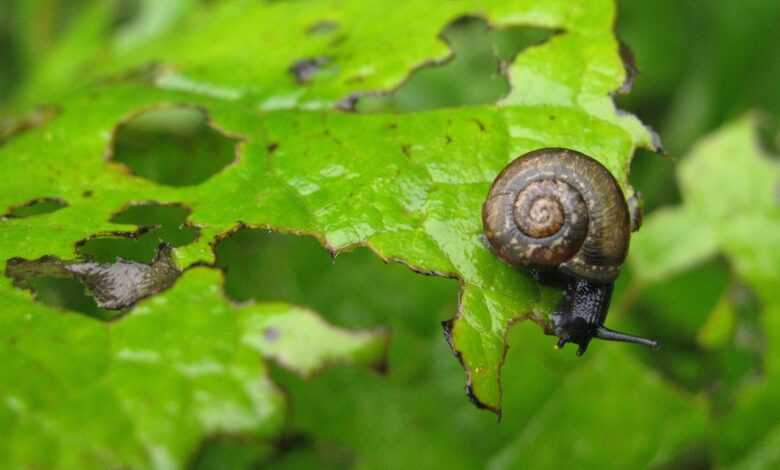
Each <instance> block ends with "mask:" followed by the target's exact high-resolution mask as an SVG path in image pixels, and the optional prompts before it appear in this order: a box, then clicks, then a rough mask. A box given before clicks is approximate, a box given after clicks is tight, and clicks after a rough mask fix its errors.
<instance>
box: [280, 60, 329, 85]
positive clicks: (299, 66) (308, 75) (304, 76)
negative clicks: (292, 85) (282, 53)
mask: <svg viewBox="0 0 780 470" xmlns="http://www.w3.org/2000/svg"><path fill="white" fill-rule="evenodd" d="M330 60H331V59H330V57H327V56H320V57H311V58H307V59H301V60H299V61H297V62H295V63H294V64H292V65H291V66H290V68H289V69H288V70H289V72H290V73H291V74H292V75H293V77H295V81H296V82H298V83H299V84H301V85H303V84H305V83H308V82H309V81H310V80H311V79H312V78H313V77H314V75H316V74H317V73H318V72H319V71H320V70H321V69H322V67H324V66H325V65H327V64H328V63H330Z"/></svg>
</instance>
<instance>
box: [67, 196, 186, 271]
mask: <svg viewBox="0 0 780 470" xmlns="http://www.w3.org/2000/svg"><path fill="white" fill-rule="evenodd" d="M190 212H191V211H190V209H189V208H188V207H185V206H183V205H181V204H170V203H169V204H161V203H158V202H142V203H132V204H130V205H128V206H126V207H125V208H123V209H122V210H120V211H119V212H117V213H116V214H114V215H113V216H112V217H111V220H110V221H111V222H112V223H115V224H124V225H136V226H138V229H137V230H136V231H135V232H130V233H127V232H115V233H110V234H98V235H95V236H94V237H92V238H90V239H88V240H84V241H81V242H79V243H78V244H77V247H76V248H77V251H78V253H79V254H80V255H82V256H84V257H86V258H87V259H89V260H92V261H98V262H101V263H111V262H114V261H115V260H116V259H117V258H122V259H125V260H133V261H137V262H140V263H149V262H151V261H152V260H153V259H154V256H155V253H156V252H157V248H158V246H159V245H160V244H161V243H165V244H167V245H170V246H173V247H179V246H184V245H188V244H190V243H192V242H194V241H195V240H197V238H198V236H199V234H200V230H199V229H198V228H197V227H194V226H193V225H190V224H189V223H187V217H188V216H189V215H190Z"/></svg>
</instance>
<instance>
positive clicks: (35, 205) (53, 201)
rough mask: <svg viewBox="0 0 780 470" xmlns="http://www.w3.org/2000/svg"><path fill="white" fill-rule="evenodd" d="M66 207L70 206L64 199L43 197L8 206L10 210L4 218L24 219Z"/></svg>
mask: <svg viewBox="0 0 780 470" xmlns="http://www.w3.org/2000/svg"><path fill="white" fill-rule="evenodd" d="M64 207H68V203H66V202H65V201H63V200H62V199H58V198H52V197H42V198H38V199H33V200H32V201H27V202H24V203H22V204H19V205H16V206H12V207H10V208H8V211H7V212H6V213H5V214H4V215H3V217H2V218H4V219H23V218H26V217H35V216H38V215H44V214H51V213H52V212H56V211H58V210H60V209H62V208H64Z"/></svg>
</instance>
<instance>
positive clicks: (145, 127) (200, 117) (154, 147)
mask: <svg viewBox="0 0 780 470" xmlns="http://www.w3.org/2000/svg"><path fill="white" fill-rule="evenodd" d="M113 145H114V146H113V153H112V155H113V159H114V160H115V161H117V162H120V163H123V164H125V165H127V166H128V167H129V168H130V169H131V170H132V172H133V173H134V174H136V175H138V176H141V177H143V178H146V179H149V180H152V181H154V182H156V183H160V184H164V185H169V186H189V185H195V184H199V183H202V182H204V181H206V180H207V179H209V178H210V177H212V176H214V175H215V174H216V173H218V172H219V171H220V170H222V169H223V168H225V167H226V166H227V165H229V164H230V163H231V162H233V161H234V160H235V159H236V145H237V140H236V139H234V138H232V137H229V136H226V135H225V134H223V133H222V132H220V131H218V130H216V129H214V128H213V127H212V125H211V124H210V122H209V120H208V116H207V114H206V112H204V111H202V110H200V109H196V108H191V107H183V106H182V107H173V108H162V109H155V110H152V111H146V112H144V113H142V114H140V115H138V116H136V117H134V118H132V119H130V120H129V121H127V122H123V123H122V124H120V125H119V126H117V129H116V133H115V135H114V144H113Z"/></svg>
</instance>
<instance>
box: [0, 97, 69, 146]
mask: <svg viewBox="0 0 780 470" xmlns="http://www.w3.org/2000/svg"><path fill="white" fill-rule="evenodd" d="M59 114H60V109H59V108H57V107H56V106H52V105H42V106H39V107H37V108H35V109H34V110H32V111H28V112H26V113H24V114H21V115H19V116H11V117H5V118H2V119H0V146H2V145H3V144H5V143H6V142H7V141H8V140H10V139H11V138H13V137H15V136H17V135H19V134H23V133H24V132H27V131H29V130H30V129H34V128H36V127H40V126H42V125H44V124H46V123H47V122H49V121H51V120H52V119H54V118H55V117H57V116H58V115H59Z"/></svg>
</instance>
